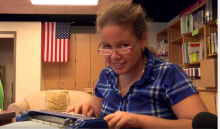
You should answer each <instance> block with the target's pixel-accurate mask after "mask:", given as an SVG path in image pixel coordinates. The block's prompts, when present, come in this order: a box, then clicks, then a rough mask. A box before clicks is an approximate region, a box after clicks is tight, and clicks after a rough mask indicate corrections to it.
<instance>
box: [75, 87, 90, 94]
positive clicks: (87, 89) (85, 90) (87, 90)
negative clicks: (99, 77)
mask: <svg viewBox="0 0 220 129" xmlns="http://www.w3.org/2000/svg"><path fill="white" fill-rule="evenodd" d="M76 90H78V91H83V92H87V93H89V94H91V95H94V88H76Z"/></svg>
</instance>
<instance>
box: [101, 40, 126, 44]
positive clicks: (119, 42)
mask: <svg viewBox="0 0 220 129" xmlns="http://www.w3.org/2000/svg"><path fill="white" fill-rule="evenodd" d="M122 42H129V41H128V40H121V41H119V42H117V43H122ZM101 43H103V44H109V43H107V42H101Z"/></svg>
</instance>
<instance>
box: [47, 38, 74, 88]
mask: <svg viewBox="0 0 220 129" xmlns="http://www.w3.org/2000/svg"><path fill="white" fill-rule="evenodd" d="M70 37H71V38H70V39H71V40H70V61H69V62H59V63H58V62H45V63H44V90H54V89H66V90H74V89H75V69H76V66H75V65H76V64H75V34H71V35H70Z"/></svg>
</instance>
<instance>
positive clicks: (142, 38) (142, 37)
mask: <svg viewBox="0 0 220 129" xmlns="http://www.w3.org/2000/svg"><path fill="white" fill-rule="evenodd" d="M140 41H141V45H142V47H145V46H146V45H147V34H146V32H143V33H142V34H141V35H140Z"/></svg>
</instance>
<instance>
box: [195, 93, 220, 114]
mask: <svg viewBox="0 0 220 129" xmlns="http://www.w3.org/2000/svg"><path fill="white" fill-rule="evenodd" d="M199 95H200V97H201V99H202V100H203V102H204V103H205V105H206V107H207V108H208V110H209V112H210V113H213V114H215V115H217V112H216V110H217V108H216V104H217V103H216V102H217V101H216V98H217V97H216V92H205V91H200V92H199Z"/></svg>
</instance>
